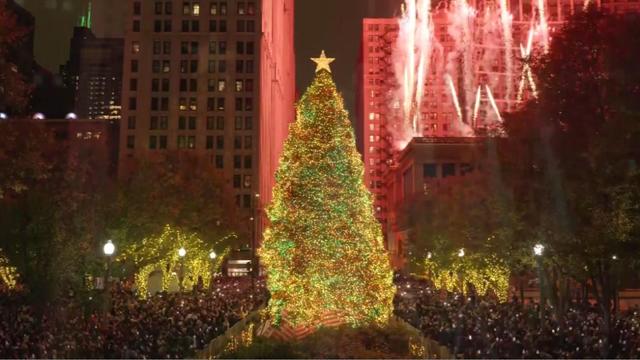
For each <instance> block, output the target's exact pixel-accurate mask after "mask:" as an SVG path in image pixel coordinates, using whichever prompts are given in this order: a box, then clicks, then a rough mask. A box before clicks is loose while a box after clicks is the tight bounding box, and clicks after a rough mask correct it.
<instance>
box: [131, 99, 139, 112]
mask: <svg viewBox="0 0 640 360" xmlns="http://www.w3.org/2000/svg"><path fill="white" fill-rule="evenodd" d="M137 108H138V101H137V99H136V98H135V97H130V98H129V110H137Z"/></svg>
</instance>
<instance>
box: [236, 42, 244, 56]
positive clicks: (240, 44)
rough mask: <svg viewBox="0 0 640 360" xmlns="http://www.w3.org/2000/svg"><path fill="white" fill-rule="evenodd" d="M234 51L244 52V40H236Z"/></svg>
mask: <svg viewBox="0 0 640 360" xmlns="http://www.w3.org/2000/svg"><path fill="white" fill-rule="evenodd" d="M236 53H238V54H241V55H242V54H244V42H242V41H238V42H236Z"/></svg>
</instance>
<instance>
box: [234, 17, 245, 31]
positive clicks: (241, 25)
mask: <svg viewBox="0 0 640 360" xmlns="http://www.w3.org/2000/svg"><path fill="white" fill-rule="evenodd" d="M236 31H237V32H245V22H244V20H238V21H237V22H236Z"/></svg>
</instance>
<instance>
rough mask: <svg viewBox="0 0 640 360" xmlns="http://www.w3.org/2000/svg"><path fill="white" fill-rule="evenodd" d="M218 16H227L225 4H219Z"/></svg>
mask: <svg viewBox="0 0 640 360" xmlns="http://www.w3.org/2000/svg"><path fill="white" fill-rule="evenodd" d="M220 15H227V3H226V2H221V3H220Z"/></svg>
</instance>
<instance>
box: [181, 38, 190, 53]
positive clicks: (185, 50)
mask: <svg viewBox="0 0 640 360" xmlns="http://www.w3.org/2000/svg"><path fill="white" fill-rule="evenodd" d="M188 53H189V42H188V41H183V42H181V43H180V54H182V55H186V54H188Z"/></svg>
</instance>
